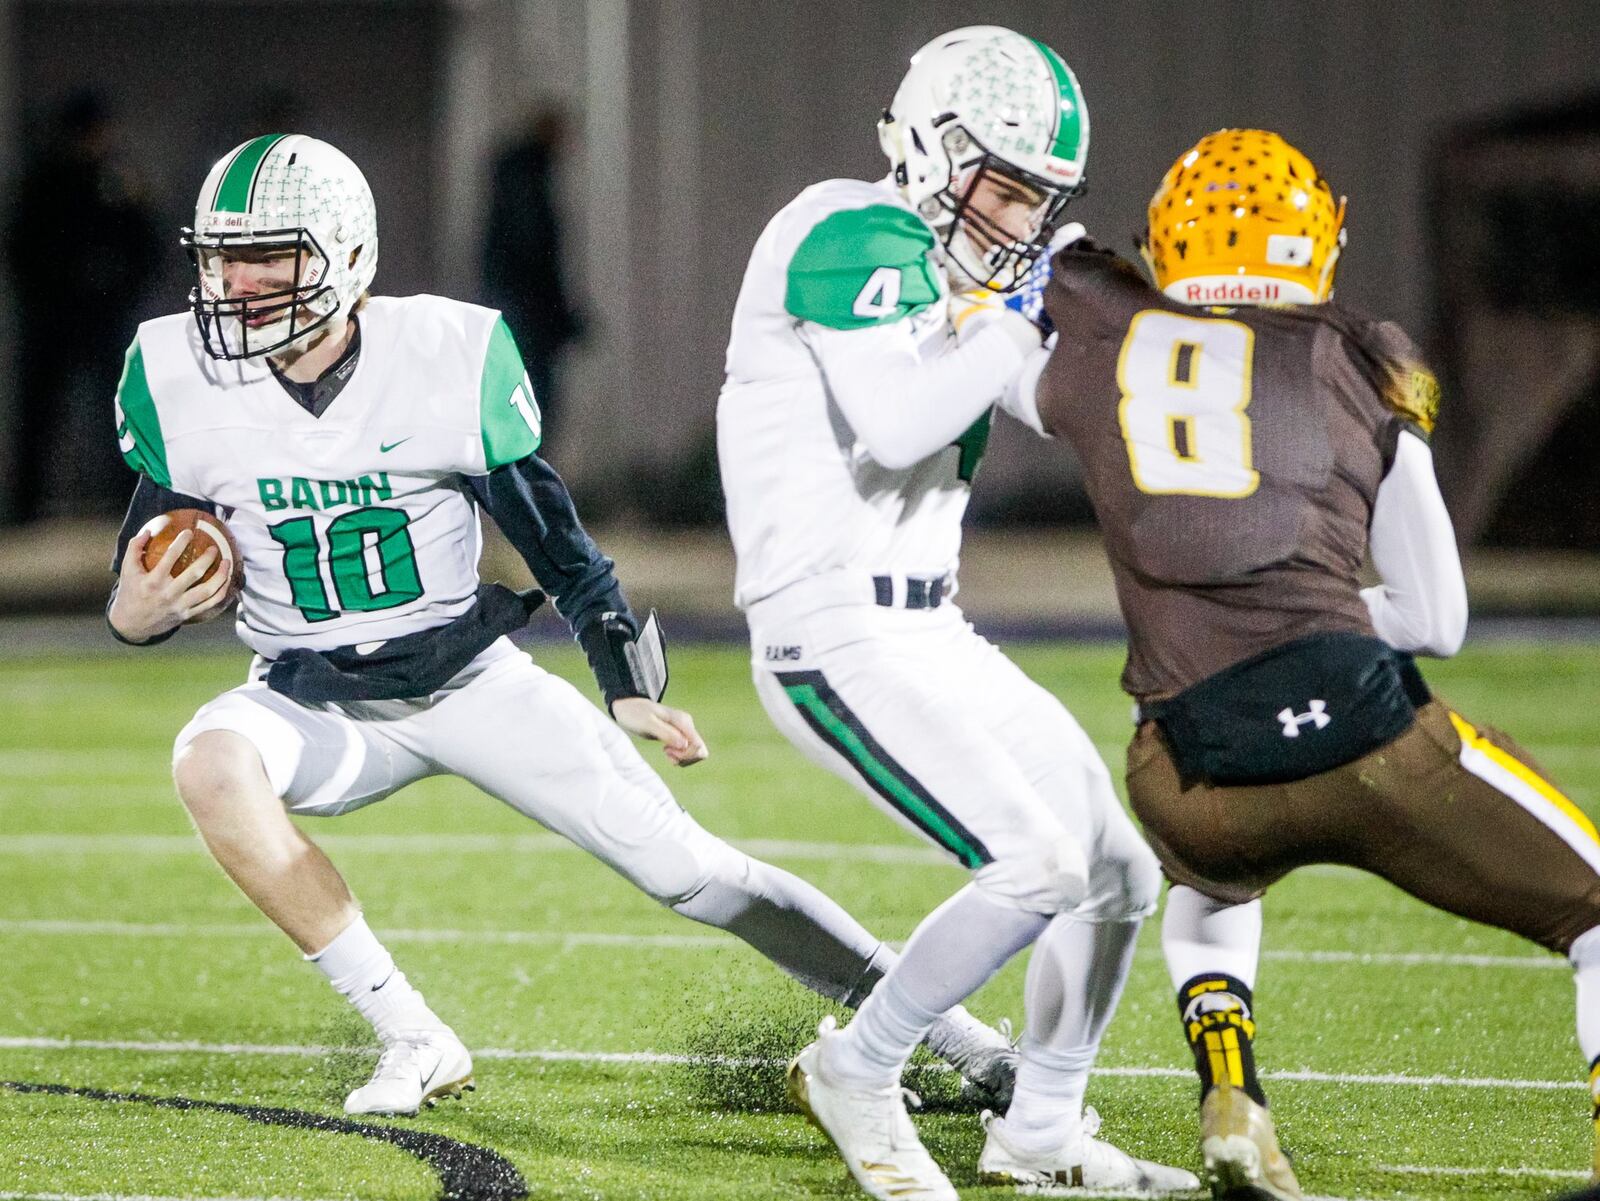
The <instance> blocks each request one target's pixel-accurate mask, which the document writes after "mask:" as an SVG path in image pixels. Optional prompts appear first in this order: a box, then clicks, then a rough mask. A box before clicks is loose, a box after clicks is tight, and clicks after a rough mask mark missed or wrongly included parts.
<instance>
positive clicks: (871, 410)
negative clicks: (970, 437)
mask: <svg viewBox="0 0 1600 1201" xmlns="http://www.w3.org/2000/svg"><path fill="white" fill-rule="evenodd" d="M804 330H805V336H806V341H807V342H808V343H809V344H810V346H811V349H812V353H813V354H815V355H816V357H817V362H818V363H819V364H820V365H821V367H822V373H823V375H824V376H825V377H826V378H827V381H828V391H829V392H830V393H832V395H833V398H834V400H835V401H837V402H838V405H839V408H840V410H841V411H842V412H843V413H844V416H845V420H846V421H848V422H849V423H850V428H851V429H852V430H854V431H855V435H856V437H857V438H859V439H861V442H862V444H863V445H864V446H866V448H867V453H868V454H870V455H871V456H872V457H873V458H874V459H876V460H877V461H878V462H879V463H881V464H882V465H883V466H885V467H887V468H889V469H890V470H900V469H902V468H906V467H910V466H911V465H912V464H914V463H920V462H921V461H922V460H923V459H925V458H927V457H928V456H929V455H931V454H933V453H934V452H935V451H938V450H941V449H942V448H944V447H946V446H949V445H950V443H952V442H954V441H955V440H956V439H957V438H959V437H960V436H961V435H962V434H963V433H965V432H966V431H967V429H968V428H969V427H970V426H971V425H972V423H973V422H974V421H976V420H977V419H978V418H979V417H981V416H982V415H983V413H984V411H985V410H986V409H988V408H989V407H990V406H991V405H993V404H994V403H995V402H996V401H997V400H999V399H1000V394H1001V393H1002V392H1003V391H1004V390H1005V387H1006V385H1007V384H1008V383H1009V382H1010V381H1011V378H1012V377H1013V376H1014V375H1016V373H1017V371H1018V369H1019V368H1021V367H1022V365H1023V364H1024V362H1025V361H1026V359H1027V354H1028V352H1027V351H1025V350H1024V349H1023V346H1022V344H1021V343H1020V342H1019V340H1018V338H1017V337H1016V334H1015V332H1014V331H1012V330H1011V329H1010V328H1009V327H1008V326H1007V324H1006V323H1004V322H995V323H993V324H991V325H990V326H988V327H987V328H985V329H983V330H981V331H980V332H978V333H976V334H974V335H973V336H972V337H971V338H970V339H969V340H968V341H966V342H963V343H962V344H961V345H960V346H957V347H956V348H955V349H954V350H951V351H950V352H948V353H947V354H942V355H940V356H938V357H937V358H933V359H928V360H926V361H924V360H923V359H922V358H921V356H920V355H918V353H917V344H916V341H915V340H914V339H913V337H912V335H911V330H910V328H909V325H908V323H906V322H896V323H894V324H892V325H877V326H872V327H870V328H868V329H857V330H835V329H828V328H826V327H825V326H821V325H815V324H812V323H809V322H808V323H807V324H806V325H805V326H804Z"/></svg>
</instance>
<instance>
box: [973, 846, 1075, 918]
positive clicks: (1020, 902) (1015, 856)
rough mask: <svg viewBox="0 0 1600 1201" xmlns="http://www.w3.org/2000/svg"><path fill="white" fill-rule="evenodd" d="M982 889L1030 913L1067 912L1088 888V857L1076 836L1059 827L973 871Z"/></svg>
mask: <svg viewBox="0 0 1600 1201" xmlns="http://www.w3.org/2000/svg"><path fill="white" fill-rule="evenodd" d="M972 881H973V883H974V884H975V885H977V887H978V889H979V891H981V892H983V893H985V894H987V895H988V896H989V897H990V898H991V899H993V900H995V901H996V902H998V903H999V904H1002V905H1007V906H1009V907H1011V908H1013V909H1023V910H1027V911H1028V912H1030V913H1048V914H1056V913H1067V912H1069V911H1071V910H1073V909H1075V908H1077V907H1078V905H1079V904H1081V903H1082V901H1083V899H1084V897H1085V896H1086V895H1087V894H1088V891H1089V861H1088V859H1087V858H1086V857H1085V855H1084V853H1083V847H1082V846H1081V845H1080V844H1079V842H1078V840H1077V839H1076V838H1073V837H1072V836H1071V835H1069V834H1067V833H1066V832H1065V831H1063V830H1056V831H1053V832H1050V833H1048V834H1044V835H1042V836H1041V837H1039V838H1037V839H1033V840H1029V842H1028V843H1027V849H1026V850H1017V851H1013V852H1011V853H1010V854H1007V855H1004V856H1001V857H999V858H997V859H995V860H994V861H993V862H991V863H986V864H985V865H984V866H983V867H981V868H979V869H978V870H977V871H976V872H975V873H973V877H972Z"/></svg>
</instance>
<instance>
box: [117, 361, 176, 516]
mask: <svg viewBox="0 0 1600 1201" xmlns="http://www.w3.org/2000/svg"><path fill="white" fill-rule="evenodd" d="M117 445H118V448H119V449H120V450H121V451H122V457H123V459H124V460H125V461H126V462H127V464H128V466H129V467H131V468H133V470H135V471H137V472H139V473H140V474H141V475H147V476H149V477H150V479H151V480H153V481H154V482H155V483H157V484H160V485H161V486H162V487H163V488H170V487H172V476H171V474H170V473H169V472H168V471H167V444H166V442H165V441H164V440H163V439H162V437H161V418H160V416H159V415H158V414H157V413H156V402H155V401H154V399H152V398H151V396H150V383H149V381H148V380H146V379H145V374H144V352H143V351H142V350H140V349H139V339H138V338H137V337H135V338H134V340H133V341H132V343H130V344H129V346H128V353H127V357H126V358H124V359H123V364H122V379H121V380H120V381H119V382H118V383H117Z"/></svg>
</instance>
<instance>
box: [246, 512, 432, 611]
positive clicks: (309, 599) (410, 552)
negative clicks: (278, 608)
mask: <svg viewBox="0 0 1600 1201" xmlns="http://www.w3.org/2000/svg"><path fill="white" fill-rule="evenodd" d="M410 524H411V519H410V517H408V516H407V515H406V514H405V513H404V512H403V511H402V510H400V509H383V508H370V509H356V510H353V511H352V512H349V513H343V514H341V515H340V516H338V517H336V518H334V519H333V520H332V521H330V522H328V524H327V527H326V529H325V530H324V531H323V532H322V533H321V534H320V535H319V533H318V531H317V520H316V518H314V517H296V518H294V519H293V520H291V521H280V522H279V523H278V524H277V525H274V526H269V527H267V533H269V534H271V535H272V538H273V540H274V541H275V542H277V543H278V544H279V545H281V546H282V547H283V574H284V575H285V576H286V577H287V578H288V580H289V589H290V592H291V594H292V595H293V597H294V603H295V607H296V608H298V609H299V610H300V614H301V616H303V617H304V618H305V619H306V620H307V621H309V622H317V621H331V620H332V619H333V618H335V617H338V616H339V614H340V613H341V612H345V613H351V612H356V613H365V612H372V611H373V610H377V609H392V608H394V607H395V606H396V605H403V604H406V603H408V602H409V601H414V600H416V599H417V598H418V597H420V596H421V595H422V580H421V579H420V577H419V576H418V574H417V553H416V547H415V546H413V545H412V542H411V534H410V531H409V530H408V529H407V528H406V527H407V526H408V525H410ZM330 580H331V581H332V584H333V596H334V598H335V599H336V600H337V601H338V608H337V609H335V608H334V607H333V605H332V603H331V602H330V600H329V591H328V581H330Z"/></svg>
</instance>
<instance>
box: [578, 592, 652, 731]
mask: <svg viewBox="0 0 1600 1201" xmlns="http://www.w3.org/2000/svg"><path fill="white" fill-rule="evenodd" d="M638 635H639V630H638V627H637V626H636V625H635V624H634V621H633V619H632V617H631V616H630V615H628V614H626V613H615V612H607V613H602V614H600V616H598V617H596V618H595V619H594V620H592V621H590V622H588V623H587V624H585V625H584V627H583V628H582V629H580V630H579V631H578V633H577V637H578V645H579V646H581V647H583V653H584V654H585V655H587V656H588V658H589V670H591V671H593V672H594V678H595V682H596V683H598V684H599V685H600V695H601V696H602V697H604V698H605V702H606V711H607V712H608V713H609V712H610V711H611V706H612V704H613V703H615V702H616V701H620V700H621V699H622V698H623V697H627V696H643V695H644V689H643V688H642V687H641V686H640V683H639V681H638V680H636V679H634V675H633V668H632V665H631V664H630V663H629V662H628V653H627V648H628V647H629V646H630V645H632V643H633V640H634V639H635V638H636V637H638Z"/></svg>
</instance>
